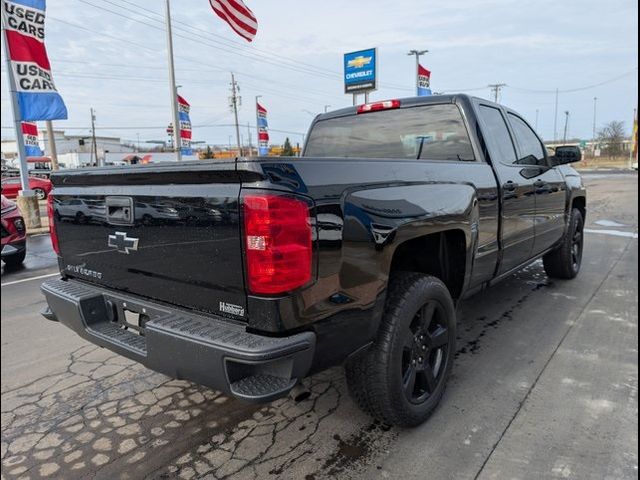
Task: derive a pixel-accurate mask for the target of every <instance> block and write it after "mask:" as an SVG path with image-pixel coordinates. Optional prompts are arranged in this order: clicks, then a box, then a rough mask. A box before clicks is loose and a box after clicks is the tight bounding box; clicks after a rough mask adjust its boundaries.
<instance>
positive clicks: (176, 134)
mask: <svg viewBox="0 0 640 480" xmlns="http://www.w3.org/2000/svg"><path fill="white" fill-rule="evenodd" d="M164 15H165V26H166V30H167V57H168V65H169V92H170V94H171V117H172V118H173V149H174V150H175V154H176V161H178V162H180V161H182V148H181V147H182V145H181V140H182V139H181V138H180V114H179V113H178V87H176V73H175V66H174V63H173V34H172V32H171V5H170V4H169V0H165V5H164Z"/></svg>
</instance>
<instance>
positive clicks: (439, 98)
mask: <svg viewBox="0 0 640 480" xmlns="http://www.w3.org/2000/svg"><path fill="white" fill-rule="evenodd" d="M473 98H479V97H474V96H472V95H468V94H466V93H450V94H446V95H430V96H428V97H405V98H398V99H391V98H386V99H380V100H373V101H370V102H369V103H377V102H383V101H385V100H400V102H401V106H402V107H416V106H420V105H432V104H441V103H457V102H458V101H459V100H466V101H467V102H470V101H471V99H473ZM482 101H483V102H488V103H489V104H493V103H494V102H492V101H489V100H486V99H482ZM357 110H358V106H353V107H346V108H341V109H338V110H333V111H331V112H327V113H322V114H319V115H318V116H317V117H316V118H315V120H314V122H316V121H318V120H326V119H328V118H337V117H344V116H349V115H355V114H356V112H357Z"/></svg>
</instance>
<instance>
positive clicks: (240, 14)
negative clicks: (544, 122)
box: [209, 0, 258, 42]
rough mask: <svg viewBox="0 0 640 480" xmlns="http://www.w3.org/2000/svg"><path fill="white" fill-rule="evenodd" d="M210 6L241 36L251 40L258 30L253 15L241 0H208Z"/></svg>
mask: <svg viewBox="0 0 640 480" xmlns="http://www.w3.org/2000/svg"><path fill="white" fill-rule="evenodd" d="M209 3H210V4H211V8H213V11H214V12H216V15H218V16H219V17H220V18H221V19H222V20H224V21H225V22H227V23H228V24H229V26H230V27H231V28H232V29H233V30H234V31H235V32H236V33H237V34H238V35H240V36H241V37H242V38H244V39H245V40H247V41H249V42H250V41H252V40H253V39H254V37H255V36H256V33H257V32H258V21H257V20H256V17H255V15H254V14H253V12H252V11H251V10H249V8H248V7H247V6H246V5H245V4H244V3H243V2H242V0H209Z"/></svg>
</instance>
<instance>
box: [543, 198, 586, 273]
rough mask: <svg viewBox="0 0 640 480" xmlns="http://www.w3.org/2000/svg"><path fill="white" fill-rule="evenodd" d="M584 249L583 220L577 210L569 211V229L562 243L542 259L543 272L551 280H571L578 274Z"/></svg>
mask: <svg viewBox="0 0 640 480" xmlns="http://www.w3.org/2000/svg"><path fill="white" fill-rule="evenodd" d="M583 248H584V219H583V218H582V213H581V212H580V210H578V209H577V208H574V209H572V210H571V218H570V219H569V228H568V229H567V233H566V235H565V236H564V238H563V239H562V243H561V244H560V245H559V246H558V248H556V249H555V250H553V251H551V252H549V253H547V254H546V255H545V256H544V257H543V258H542V262H543V264H544V271H545V272H547V275H549V277H551V278H560V279H564V280H571V279H572V278H575V277H576V276H577V275H578V272H580V265H581V264H582V250H583Z"/></svg>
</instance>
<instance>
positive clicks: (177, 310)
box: [42, 95, 586, 426]
mask: <svg viewBox="0 0 640 480" xmlns="http://www.w3.org/2000/svg"><path fill="white" fill-rule="evenodd" d="M579 160H580V150H579V149H577V148H575V147H559V148H558V149H556V150H555V152H554V153H553V154H551V153H549V152H548V151H547V150H546V149H545V147H544V145H543V143H542V142H541V140H540V138H539V137H538V136H537V135H536V133H535V132H534V130H533V129H532V128H531V127H530V126H529V125H528V124H527V122H526V121H525V120H524V119H523V118H522V117H521V116H520V115H518V114H517V113H516V112H514V111H512V110H509V109H507V108H504V107H503V106H500V105H497V104H494V103H491V102H488V101H486V100H483V99H480V98H474V97H469V96H466V95H447V96H434V97H423V98H409V99H403V100H389V101H384V102H378V103H372V104H366V105H361V106H358V107H350V108H345V109H342V110H338V111H334V112H330V113H327V114H324V115H320V116H318V117H317V118H316V119H315V120H314V122H313V124H312V126H311V129H310V131H309V134H308V137H307V141H306V144H305V147H304V153H303V155H302V157H301V158H291V157H263V158H237V159H235V160H233V161H215V160H213V161H199V162H190V163H167V164H155V165H145V166H135V167H111V168H109V167H107V168H97V169H87V170H77V171H60V172H57V173H54V174H53V175H52V177H51V179H52V181H53V184H54V190H53V193H52V195H50V196H49V213H50V218H51V225H52V227H51V234H52V241H53V244H54V247H55V250H56V252H57V254H58V259H59V265H60V272H61V278H59V279H53V280H49V281H47V282H45V283H44V284H43V285H42V291H43V292H44V294H45V295H46V298H47V302H48V305H49V306H48V308H47V309H45V311H44V312H43V315H44V316H45V317H46V318H48V319H49V320H53V321H58V322H60V323H62V324H64V325H66V326H67V327H69V328H71V329H72V330H74V331H75V332H76V333H78V334H79V335H80V336H82V337H83V338H85V339H87V340H88V341H90V342H93V343H95V344H97V345H100V346H102V347H106V348H108V349H110V350H113V351H115V352H118V353H120V354H122V355H124V356H126V357H129V358H131V359H134V360H136V361H138V362H140V363H142V364H144V365H146V366H147V367H148V368H151V369H153V370H156V371H158V372H162V373H164V374H166V375H169V376H171V377H175V378H182V379H189V380H191V381H194V382H197V383H200V384H203V385H207V386H209V387H213V388H216V389H220V390H222V391H224V392H227V393H229V394H231V395H234V396H235V397H238V398H241V399H244V400H248V401H256V402H266V401H270V400H273V399H275V398H278V397H281V396H283V395H286V394H287V393H288V392H289V391H291V390H292V389H293V388H294V386H296V384H297V383H298V382H300V380H301V379H303V378H304V377H306V376H308V375H311V374H313V373H314V372H318V371H320V370H323V369H326V368H328V367H331V366H335V365H340V364H344V365H345V368H346V375H347V380H348V385H349V389H350V391H351V393H352V396H353V397H354V399H355V401H356V402H357V403H358V404H359V405H360V406H361V407H362V408H363V409H364V410H366V411H367V412H369V413H371V414H372V415H373V416H375V417H377V418H380V419H382V420H384V421H386V422H388V423H391V424H396V425H403V426H411V425H417V424H419V423H421V422H423V421H424V420H425V419H426V418H427V417H428V416H429V415H430V413H431V412H432V411H433V410H434V408H435V407H436V405H437V403H438V402H439V401H440V398H441V397H442V394H443V391H444V388H445V383H446V380H447V377H448V375H449V372H450V370H451V367H452V363H453V359H454V352H455V341H456V303H457V302H458V301H459V300H460V299H462V298H465V297H467V296H469V295H472V294H474V293H477V292H480V291H481V290H483V289H484V288H487V287H489V286H491V285H493V284H494V283H496V282H497V281H499V280H501V279H503V278H505V277H507V276H509V275H511V274H512V273H513V272H515V271H517V270H518V269H521V268H522V267H524V266H526V265H528V264H530V263H531V262H533V261H534V260H536V259H539V258H542V259H543V261H544V268H545V270H546V272H547V273H548V275H549V276H551V277H555V278H563V279H570V278H573V277H575V276H576V275H577V273H578V271H579V269H580V262H581V256H582V248H583V235H582V231H583V224H584V219H585V211H586V200H585V198H586V193H585V189H584V187H583V185H582V181H581V178H580V176H579V175H578V174H577V173H576V171H575V170H574V169H573V168H571V167H570V166H567V164H568V163H570V162H575V161H579ZM86 205H90V206H92V209H88V208H87V207H86ZM74 209H78V212H82V215H81V216H80V215H75V214H74Z"/></svg>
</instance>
